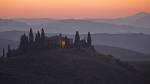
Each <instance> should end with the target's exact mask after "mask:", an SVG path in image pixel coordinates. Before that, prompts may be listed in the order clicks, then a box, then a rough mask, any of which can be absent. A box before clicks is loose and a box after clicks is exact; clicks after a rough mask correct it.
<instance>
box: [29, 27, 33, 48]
mask: <svg viewBox="0 0 150 84" xmlns="http://www.w3.org/2000/svg"><path fill="white" fill-rule="evenodd" d="M33 47H34V36H33V31H32V28H30V32H29V48H30V50H32V49H33Z"/></svg>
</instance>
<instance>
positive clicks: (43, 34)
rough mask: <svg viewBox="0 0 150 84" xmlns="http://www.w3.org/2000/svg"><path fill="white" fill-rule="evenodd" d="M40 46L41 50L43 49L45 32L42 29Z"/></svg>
mask: <svg viewBox="0 0 150 84" xmlns="http://www.w3.org/2000/svg"><path fill="white" fill-rule="evenodd" d="M41 46H42V48H45V47H46V46H45V32H44V29H43V28H42V30H41Z"/></svg>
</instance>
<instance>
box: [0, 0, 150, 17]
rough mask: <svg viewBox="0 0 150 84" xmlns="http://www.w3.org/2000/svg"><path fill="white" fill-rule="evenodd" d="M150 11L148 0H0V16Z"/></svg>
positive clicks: (109, 15)
mask: <svg viewBox="0 0 150 84" xmlns="http://www.w3.org/2000/svg"><path fill="white" fill-rule="evenodd" d="M137 12H149V13H150V0H0V18H54V19H64V18H116V17H123V16H128V15H131V14H135V13H137Z"/></svg>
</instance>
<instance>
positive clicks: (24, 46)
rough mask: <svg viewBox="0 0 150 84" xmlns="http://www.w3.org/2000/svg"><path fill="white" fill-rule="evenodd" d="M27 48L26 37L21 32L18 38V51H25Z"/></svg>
mask: <svg viewBox="0 0 150 84" xmlns="http://www.w3.org/2000/svg"><path fill="white" fill-rule="evenodd" d="M28 49H29V41H28V37H27V36H26V35H25V34H23V35H22V36H21V39H20V45H19V51H21V52H26V51H28Z"/></svg>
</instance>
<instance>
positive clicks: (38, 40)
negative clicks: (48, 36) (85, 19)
mask: <svg viewBox="0 0 150 84" xmlns="http://www.w3.org/2000/svg"><path fill="white" fill-rule="evenodd" d="M40 47H41V35H40V32H39V31H38V32H37V33H36V35H35V48H36V49H39V48H40Z"/></svg>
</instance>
